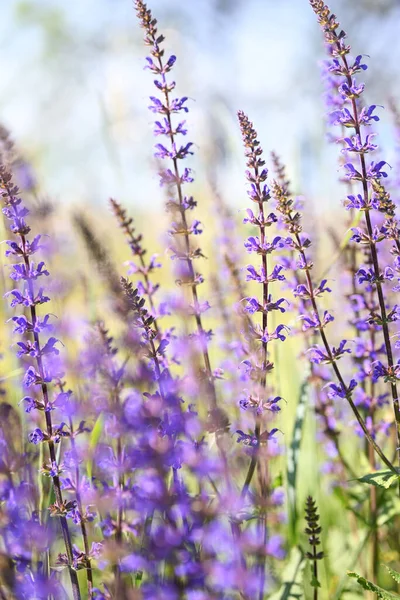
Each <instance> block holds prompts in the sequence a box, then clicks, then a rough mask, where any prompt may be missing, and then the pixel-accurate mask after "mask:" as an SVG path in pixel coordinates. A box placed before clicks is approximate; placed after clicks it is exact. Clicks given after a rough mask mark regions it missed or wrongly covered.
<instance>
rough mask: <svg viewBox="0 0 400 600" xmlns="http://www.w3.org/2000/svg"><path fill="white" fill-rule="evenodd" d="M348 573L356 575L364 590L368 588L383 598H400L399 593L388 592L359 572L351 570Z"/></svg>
mask: <svg viewBox="0 0 400 600" xmlns="http://www.w3.org/2000/svg"><path fill="white" fill-rule="evenodd" d="M347 575H348V576H349V577H354V578H355V579H357V582H358V583H359V584H360V585H361V587H362V588H363V589H364V590H368V591H369V592H374V593H375V594H376V595H377V597H378V598H380V599H381V600H399V599H400V596H398V595H397V594H392V592H387V591H386V590H384V589H383V588H381V587H379V586H378V585H375V584H374V583H372V582H371V581H368V579H365V577H362V576H361V575H358V573H354V572H352V571H349V572H348V573H347Z"/></svg>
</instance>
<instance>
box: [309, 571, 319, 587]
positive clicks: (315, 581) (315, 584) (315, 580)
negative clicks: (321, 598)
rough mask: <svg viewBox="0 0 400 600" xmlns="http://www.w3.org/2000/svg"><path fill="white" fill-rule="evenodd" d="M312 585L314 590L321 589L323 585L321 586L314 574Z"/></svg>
mask: <svg viewBox="0 0 400 600" xmlns="http://www.w3.org/2000/svg"><path fill="white" fill-rule="evenodd" d="M310 585H311V586H312V587H313V588H320V587H321V584H320V582H319V581H318V579H317V578H316V577H315V575H314V573H313V574H312V575H311V581H310Z"/></svg>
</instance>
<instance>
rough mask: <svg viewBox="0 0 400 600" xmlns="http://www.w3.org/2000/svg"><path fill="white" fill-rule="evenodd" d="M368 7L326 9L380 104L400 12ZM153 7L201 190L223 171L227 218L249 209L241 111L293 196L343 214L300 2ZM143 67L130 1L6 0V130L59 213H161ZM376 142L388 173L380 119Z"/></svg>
mask: <svg viewBox="0 0 400 600" xmlns="http://www.w3.org/2000/svg"><path fill="white" fill-rule="evenodd" d="M368 2H369V0H351V2H350V0H347V3H346V0H333V1H332V2H331V8H332V9H333V10H335V11H336V12H337V14H341V13H340V10H341V11H342V13H343V15H344V17H343V19H344V22H345V23H346V25H347V24H348V26H349V35H350V39H351V40H352V41H353V40H354V48H355V50H356V52H357V53H363V54H368V55H370V56H371V59H370V61H369V65H370V71H369V72H368V77H367V78H366V80H367V83H368V81H369V80H371V84H370V89H369V90H368V93H367V94H368V100H369V101H371V102H373V103H375V104H382V105H383V104H387V99H388V96H390V95H394V96H395V97H397V96H398V95H399V89H398V87H397V86H398V85H399V84H398V83H397V81H396V79H395V78H394V76H393V75H394V73H395V72H396V70H397V69H396V67H397V65H398V64H399V61H400V47H399V42H398V33H396V31H398V26H399V25H400V20H399V11H398V10H395V11H394V12H391V13H390V14H389V15H388V14H386V12H385V10H386V9H387V8H388V7H389V4H390V3H391V0H375V2H374V3H372V4H371V5H370V9H371V7H372V12H367V13H366V12H364V10H362V9H363V8H365V5H366V4H368ZM150 5H151V8H152V10H153V14H154V15H155V16H156V17H157V18H158V21H159V29H160V30H161V31H163V33H164V34H165V35H166V37H167V49H168V51H170V52H171V53H172V52H173V53H174V54H176V55H177V57H178V61H177V63H176V69H175V73H174V76H175V77H174V78H175V79H176V81H177V90H178V93H180V94H181V95H185V96H189V99H190V101H189V106H190V113H189V115H188V118H187V123H188V126H189V131H190V136H189V138H190V141H193V142H194V143H195V150H196V154H195V157H194V158H193V160H192V163H191V166H192V167H193V169H194V172H195V176H196V182H197V185H198V186H199V188H202V186H204V183H205V182H207V177H208V172H209V169H210V166H214V165H216V164H217V165H218V168H217V177H218V181H219V185H220V187H221V189H222V190H223V191H224V194H225V195H226V196H227V197H228V198H229V201H230V202H231V203H232V206H235V207H239V206H240V205H241V203H243V201H245V198H246V196H245V181H244V177H243V171H244V159H243V153H242V148H241V139H240V133H239V130H238V127H237V123H236V111H237V110H238V109H242V110H244V111H245V112H246V113H248V115H249V117H250V118H251V120H253V121H254V124H255V126H256V128H257V129H258V131H259V137H260V140H261V143H262V145H263V147H264V150H265V152H266V153H269V152H270V151H272V150H275V151H277V152H278V153H279V154H280V155H281V156H282V157H283V158H284V160H285V162H287V163H288V165H290V167H289V171H290V174H291V177H292V178H293V179H294V181H295V185H296V189H297V190H298V191H299V192H301V193H305V194H307V195H309V196H310V198H311V199H312V201H313V203H314V207H315V209H316V210H320V211H322V210H325V209H326V207H329V208H330V207H337V206H339V205H340V201H341V199H342V194H343V192H342V191H341V189H340V188H339V187H338V185H337V184H336V180H337V177H338V172H337V154H338V148H336V147H330V146H329V145H328V144H327V143H326V140H325V131H324V114H325V109H324V105H323V101H322V99H321V94H322V85H321V82H320V77H319V72H320V67H319V62H320V61H321V60H322V59H323V58H324V49H323V43H322V37H321V34H320V31H319V27H318V24H317V23H316V19H315V16H314V14H313V12H312V10H311V9H310V7H309V6H308V2H307V0H279V1H276V0H245V1H241V0H190V1H188V2H182V0H152V1H151V2H149V6H150ZM378 8H380V10H381V11H382V12H377V9H378ZM396 24H397V25H396ZM353 34H354V35H353ZM145 56H146V48H145V46H144V44H143V43H142V32H141V30H140V28H139V27H138V23H137V19H136V16H135V12H134V10H133V5H132V2H131V0H69V2H68V3H65V2H63V1H62V0H7V1H6V0H0V72H1V73H2V78H1V84H0V121H1V122H2V123H3V124H5V125H6V127H8V128H9V129H10V130H11V131H12V134H13V137H14V139H15V140H16V141H17V143H18V146H19V148H21V150H22V152H23V153H24V155H25V156H26V157H27V159H28V160H30V161H31V162H32V163H33V165H34V168H35V170H36V172H37V173H38V177H39V181H40V184H41V187H42V189H43V190H45V191H46V193H48V194H49V195H50V196H51V197H53V198H54V199H55V200H56V201H58V202H60V203H63V204H71V205H81V204H82V203H83V204H85V205H86V204H88V205H90V206H97V205H105V204H106V202H107V198H108V197H109V196H114V197H116V198H119V199H120V200H122V201H123V202H124V203H126V204H128V205H129V206H132V207H134V208H135V209H137V210H138V211H143V212H144V211H146V210H149V209H150V210H158V209H159V208H160V207H161V206H162V203H163V194H162V192H161V191H160V190H159V188H158V178H157V175H156V174H155V166H154V162H153V160H152V144H153V140H152V134H151V117H152V115H151V113H149V111H148V110H147V106H148V104H149V102H148V96H149V95H152V94H153V89H152V88H153V86H152V76H151V74H150V73H149V72H148V71H144V70H143V66H144V60H145ZM372 95H373V97H372ZM380 133H381V141H382V142H383V145H384V146H385V150H386V152H387V156H388V159H389V160H388V161H389V162H390V159H393V160H394V158H393V152H394V151H393V131H392V123H391V118H390V114H389V111H388V110H386V111H385V113H384V117H383V118H382V122H381V127H380ZM385 156H386V155H385Z"/></svg>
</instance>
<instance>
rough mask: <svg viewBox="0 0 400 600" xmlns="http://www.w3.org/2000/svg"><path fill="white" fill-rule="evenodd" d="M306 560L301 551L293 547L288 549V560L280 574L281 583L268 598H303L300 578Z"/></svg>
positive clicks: (274, 599) (284, 599) (279, 599)
mask: <svg viewBox="0 0 400 600" xmlns="http://www.w3.org/2000/svg"><path fill="white" fill-rule="evenodd" d="M305 566H306V560H305V559H304V555H303V553H302V551H301V550H300V549H299V548H297V547H294V548H292V550H291V551H290V555H289V562H288V565H287V567H285V569H284V571H283V575H282V585H281V587H280V589H279V591H278V592H276V593H275V594H273V596H270V597H269V598H268V600H295V599H299V598H303V589H302V587H303V586H302V580H303V571H304V567H305Z"/></svg>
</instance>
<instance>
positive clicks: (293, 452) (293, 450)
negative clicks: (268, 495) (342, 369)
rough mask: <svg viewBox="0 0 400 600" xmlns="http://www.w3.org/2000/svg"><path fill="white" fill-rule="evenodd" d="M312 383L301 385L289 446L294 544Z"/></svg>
mask: <svg viewBox="0 0 400 600" xmlns="http://www.w3.org/2000/svg"><path fill="white" fill-rule="evenodd" d="M309 389H310V384H309V381H308V378H307V379H305V381H303V383H302V384H301V387H300V393H299V400H298V403H297V408H296V418H295V423H294V427H293V434H292V441H291V443H290V446H289V448H288V457H287V488H288V489H287V496H288V509H289V535H290V538H291V542H292V545H293V544H295V543H296V529H297V470H298V462H299V455H300V446H301V440H302V439H303V429H304V422H305V415H306V410H307V401H308V396H309Z"/></svg>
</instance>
